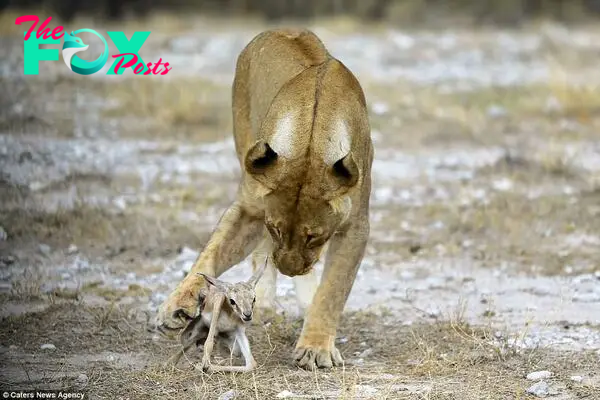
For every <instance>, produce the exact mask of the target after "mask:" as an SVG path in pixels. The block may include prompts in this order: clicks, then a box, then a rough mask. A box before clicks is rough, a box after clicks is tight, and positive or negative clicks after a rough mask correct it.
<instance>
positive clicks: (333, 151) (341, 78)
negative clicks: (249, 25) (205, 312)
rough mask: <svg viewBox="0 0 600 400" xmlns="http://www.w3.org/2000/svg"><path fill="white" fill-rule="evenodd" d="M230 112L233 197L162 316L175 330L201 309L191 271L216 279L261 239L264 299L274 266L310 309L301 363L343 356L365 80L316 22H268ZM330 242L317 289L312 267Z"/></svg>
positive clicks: (363, 213) (364, 206)
mask: <svg viewBox="0 0 600 400" xmlns="http://www.w3.org/2000/svg"><path fill="white" fill-rule="evenodd" d="M233 121H234V138H235V148H236V152H237V156H238V160H239V163H240V166H241V169H242V178H241V182H240V186H239V191H238V195H237V199H236V200H235V202H234V203H233V204H232V205H231V206H230V207H229V209H228V210H227V211H225V213H224V215H223V216H222V218H221V220H220V221H219V223H218V225H217V227H216V229H215V230H214V232H213V234H212V236H211V238H210V240H209V241H208V243H207V245H206V247H205V249H204V251H203V252H202V253H201V255H200V257H199V258H198V260H197V261H196V263H195V264H194V266H193V267H192V270H191V272H190V273H189V274H188V275H187V276H186V277H185V278H184V280H183V281H182V282H180V284H179V285H178V287H177V288H176V289H175V290H174V291H173V292H172V293H171V294H170V296H169V297H168V299H167V300H166V301H165V302H164V303H163V304H162V306H161V308H160V310H159V313H158V316H157V319H158V321H157V322H158V323H159V325H160V326H162V328H163V330H171V331H172V332H177V331H178V330H180V329H181V328H182V327H183V326H185V323H186V321H187V320H188V319H189V318H193V317H194V316H195V315H196V310H197V302H198V300H197V299H198V293H199V291H200V288H201V287H203V285H204V282H203V278H202V277H199V276H198V275H196V273H197V272H200V271H202V272H206V273H207V274H209V275H212V276H216V277H218V276H220V275H221V274H222V273H223V272H225V271H227V270H228V269H229V268H230V267H231V266H232V265H235V264H237V263H239V262H240V261H241V260H243V259H244V258H246V256H247V255H248V254H250V253H251V252H252V251H253V250H255V249H257V247H258V246H259V245H260V247H259V248H258V250H257V251H255V254H254V257H257V256H261V257H262V256H264V253H267V254H269V255H270V257H269V259H270V260H271V261H270V262H269V266H268V270H267V274H266V275H269V279H266V280H265V281H266V282H269V284H268V285H269V286H270V287H267V288H266V289H265V290H260V288H257V292H258V294H259V296H258V297H259V300H258V301H259V306H260V307H263V306H265V305H269V306H270V305H272V297H273V296H274V292H275V291H274V290H273V285H274V282H275V279H274V277H276V272H277V271H279V272H281V273H282V274H284V275H287V276H291V277H296V278H295V281H296V282H297V285H296V289H297V291H298V293H299V297H302V299H299V300H302V301H303V305H304V307H308V309H307V311H306V315H305V318H304V327H303V329H302V333H301V335H300V338H299V340H298V342H297V344H296V350H295V352H294V359H295V360H296V362H297V364H298V365H300V366H301V367H304V368H307V369H313V368H315V367H331V366H333V365H339V364H341V363H342V357H341V355H340V353H339V351H338V350H337V349H336V347H335V345H334V340H335V336H336V330H337V326H338V324H339V320H340V317H341V314H342V311H343V309H344V305H345V303H346V300H347V298H348V295H349V293H350V290H351V289H352V285H353V283H354V280H355V278H356V273H357V270H358V267H359V265H360V263H361V260H362V258H363V254H364V249H365V246H366V242H367V239H368V236H369V196H370V192H371V164H372V162H373V146H372V143H371V136H370V127H369V120H368V114H367V108H366V102H365V97H364V94H363V91H362V89H361V86H360V84H359V83H358V81H357V80H356V78H355V77H354V75H353V74H352V73H351V72H350V71H349V70H348V69H347V68H346V67H345V66H344V65H343V64H342V63H341V62H340V61H338V60H337V59H335V58H334V57H332V56H331V55H330V54H329V53H328V52H327V50H326V49H325V47H324V45H323V43H322V42H321V41H320V40H319V38H317V36H315V35H314V34H313V33H312V32H310V31H306V30H291V29H280V30H271V31H266V32H263V33H261V34H259V35H258V36H256V37H255V38H254V39H253V40H252V41H251V42H250V43H249V44H248V45H247V46H246V48H245V49H244V50H243V51H242V52H241V54H240V56H239V57H238V60H237V66H236V74H235V79H234V82H233ZM325 248H327V257H326V262H325V271H324V273H323V276H322V278H321V282H320V283H319V286H318V287H317V286H316V283H317V279H316V277H315V275H314V268H313V267H314V264H315V263H316V262H317V261H318V259H319V257H320V256H321V253H322V252H323V250H324V249H325ZM301 282H303V283H302V284H301ZM269 297H271V299H269ZM267 303H269V304H267Z"/></svg>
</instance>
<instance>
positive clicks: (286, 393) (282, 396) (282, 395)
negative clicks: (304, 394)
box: [277, 390, 295, 399]
mask: <svg viewBox="0 0 600 400" xmlns="http://www.w3.org/2000/svg"><path fill="white" fill-rule="evenodd" d="M293 396H295V395H294V393H292V392H290V391H289V390H284V391H283V392H279V393H277V398H278V399H287V398H288V397H293Z"/></svg>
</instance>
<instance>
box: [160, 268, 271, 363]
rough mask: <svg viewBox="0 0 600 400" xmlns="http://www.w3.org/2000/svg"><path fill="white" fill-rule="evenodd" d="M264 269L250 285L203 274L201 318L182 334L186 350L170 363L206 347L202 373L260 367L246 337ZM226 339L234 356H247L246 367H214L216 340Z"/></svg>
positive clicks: (189, 324) (182, 350)
mask: <svg viewBox="0 0 600 400" xmlns="http://www.w3.org/2000/svg"><path fill="white" fill-rule="evenodd" d="M266 265H267V263H265V264H264V266H263V267H262V268H260V269H258V270H257V271H255V273H254V274H253V275H252V277H251V278H250V280H248V281H247V282H238V283H234V284H231V283H227V282H223V281H221V280H218V279H216V278H213V277H210V276H208V275H205V274H202V273H200V275H202V276H203V277H204V279H205V281H206V283H207V287H206V290H205V291H201V298H202V300H201V301H200V304H199V309H198V316H197V317H196V318H194V319H193V320H191V321H190V322H189V323H188V325H187V326H186V327H185V329H184V330H183V332H181V336H180V339H181V346H182V349H181V350H179V351H178V352H177V353H175V354H174V355H173V356H172V357H171V358H170V359H169V360H168V361H167V365H168V366H175V365H177V363H178V362H179V360H180V359H181V357H182V356H183V355H184V354H185V353H186V352H188V351H189V350H191V349H192V348H194V347H197V346H199V345H200V344H203V351H204V354H203V357H202V364H201V368H202V370H207V371H209V372H218V371H224V372H249V371H252V370H253V369H254V368H256V361H255V360H254V357H253V356H252V352H251V351H250V343H249V341H248V337H247V336H246V325H247V323H248V322H250V321H251V320H252V314H253V309H254V303H255V290H254V289H255V287H256V284H257V283H258V281H259V280H260V277H261V276H262V274H263V272H264V270H265V267H266ZM217 338H219V339H225V340H226V341H227V344H228V345H229V348H230V350H231V351H232V354H234V355H238V354H239V353H241V354H242V355H243V356H244V361H245V365H244V366H227V365H223V366H221V365H213V364H212V363H211V361H210V357H211V354H212V351H213V348H214V345H215V339H217Z"/></svg>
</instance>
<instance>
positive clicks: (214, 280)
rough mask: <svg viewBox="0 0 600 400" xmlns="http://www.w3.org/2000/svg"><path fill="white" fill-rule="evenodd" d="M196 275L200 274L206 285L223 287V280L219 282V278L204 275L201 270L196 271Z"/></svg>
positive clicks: (221, 288)
mask: <svg viewBox="0 0 600 400" xmlns="http://www.w3.org/2000/svg"><path fill="white" fill-rule="evenodd" d="M196 275H198V276H201V277H203V278H204V280H205V281H206V283H207V285H206V286H209V285H210V286H214V287H216V288H217V289H220V290H223V289H225V285H224V284H223V282H221V281H220V280H218V279H217V278H214V277H212V276H210V275H206V274H205V273H202V272H197V273H196Z"/></svg>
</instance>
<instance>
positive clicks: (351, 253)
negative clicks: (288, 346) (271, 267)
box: [294, 218, 369, 370]
mask: <svg viewBox="0 0 600 400" xmlns="http://www.w3.org/2000/svg"><path fill="white" fill-rule="evenodd" d="M368 236H369V223H368V219H367V218H364V219H362V222H361V223H356V224H355V225H352V226H351V227H350V228H349V229H348V230H347V231H346V232H343V233H338V234H336V235H335V236H334V237H333V238H332V239H331V243H330V246H329V251H328V252H327V259H326V262H325V270H324V271H323V277H322V278H321V283H320V285H319V287H318V288H317V292H316V293H315V295H314V298H313V302H312V304H311V306H310V307H309V309H308V313H307V314H306V317H305V319H304V326H303V328H302V333H301V334H300V338H299V340H298V343H297V344H296V350H295V352H294V359H295V360H296V363H297V364H298V365H299V366H300V367H302V368H305V369H309V370H312V369H314V368H315V367H319V368H331V367H332V366H334V365H340V364H342V362H343V359H342V356H341V354H340V352H339V351H338V349H337V348H336V347H335V336H336V330H337V326H338V323H339V320H340V317H341V315H342V311H343V310H344V306H345V304H346V300H347V299H348V295H349V294H350V290H351V289H352V285H353V284H354V280H355V278H356V272H357V271H358V267H359V266H360V262H361V261H362V258H363V254H364V250H365V246H366V243H367V239H368Z"/></svg>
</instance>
